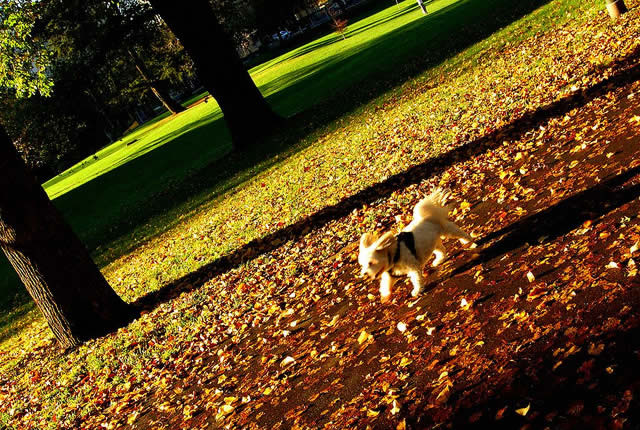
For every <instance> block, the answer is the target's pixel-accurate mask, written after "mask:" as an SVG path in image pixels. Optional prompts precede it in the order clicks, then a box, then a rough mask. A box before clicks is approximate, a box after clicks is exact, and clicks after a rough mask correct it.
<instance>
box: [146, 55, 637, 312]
mask: <svg viewBox="0 0 640 430" xmlns="http://www.w3.org/2000/svg"><path fill="white" fill-rule="evenodd" d="M639 56H640V49H637V50H636V51H635V52H633V53H632V54H631V55H630V56H628V57H627V58H625V59H623V60H621V61H619V62H618V63H617V64H616V65H614V66H616V67H617V69H618V70H619V71H618V72H617V73H615V74H613V75H611V76H610V77H609V78H607V79H605V80H603V81H602V82H600V83H599V84H596V85H594V86H592V87H590V88H588V89H584V90H581V91H578V92H576V93H573V94H572V95H570V96H567V97H565V98H563V99H560V100H558V101H556V102H554V103H551V104H549V105H547V106H543V107H541V108H540V109H538V110H536V111H533V112H530V113H528V114H525V115H524V116H523V117H521V118H520V119H517V120H515V121H514V122H512V123H511V124H508V125H506V126H504V127H503V128H501V129H499V130H496V131H494V132H493V133H491V134H489V135H486V136H484V137H481V138H479V139H477V140H474V141H470V142H467V143H465V144H462V145H461V146H459V147H457V148H455V149H453V150H451V151H449V152H446V153H443V154H441V155H439V156H436V157H434V158H432V159H429V160H427V161H425V162H424V163H421V164H419V165H416V166H414V167H412V168H410V169H408V170H406V171H404V172H402V173H398V174H396V175H393V176H390V177H389V178H388V179H386V180H385V181H382V182H380V183H377V184H375V185H372V186H370V187H368V188H366V189H364V190H362V191H360V192H358V193H356V194H354V195H352V196H350V197H347V198H345V199H344V200H342V201H341V202H339V203H337V204H336V205H333V206H330V207H326V208H324V209H322V210H320V211H318V212H316V213H315V214H313V215H311V216H309V217H307V218H304V219H302V220H300V221H298V222H296V223H294V224H292V225H290V226H288V227H286V228H284V229H281V230H278V231H276V232H274V233H272V234H269V235H267V236H265V237H263V238H260V239H255V240H252V241H251V242H249V243H247V244H246V245H244V246H243V247H241V248H239V249H237V250H236V251H234V252H232V253H230V254H228V255H226V256H223V257H220V258H219V259H217V260H216V261H214V262H212V263H209V264H207V265H205V266H203V267H202V268H200V269H198V270H196V271H194V272H193V273H191V274H188V275H186V276H184V277H182V278H180V279H178V280H176V281H174V282H172V283H170V284H167V285H166V286H164V287H162V288H161V289H160V290H157V291H155V292H151V293H149V294H147V295H145V296H143V297H141V298H139V299H138V300H136V301H135V303H134V305H135V306H137V307H140V308H143V309H148V308H153V307H155V306H157V305H158V304H160V303H163V302H165V301H167V300H170V299H171V298H173V297H176V296H177V295H179V294H180V293H182V292H183V291H188V290H193V289H196V288H199V287H200V286H201V285H202V284H203V283H204V282H206V281H207V280H209V279H211V278H212V277H214V276H216V275H218V274H220V273H224V272H226V271H228V270H230V269H232V268H234V267H237V266H238V265H240V264H242V263H243V262H245V261H247V260H249V259H251V258H253V257H255V256H256V255H258V254H260V253H265V252H270V251H273V250H274V249H276V248H277V247H278V246H279V244H281V243H283V242H286V241H288V240H295V239H298V238H300V237H302V236H304V235H305V234H307V233H308V232H309V231H310V230H312V229H318V228H320V227H322V226H324V225H325V224H327V223H329V222H331V221H333V220H336V219H339V218H342V217H344V216H346V215H348V214H349V213H351V212H352V211H353V210H355V209H359V208H361V207H362V206H363V205H365V204H370V203H372V202H374V201H376V200H379V199H382V198H385V197H387V196H389V195H391V194H392V193H393V192H394V191H396V190H398V189H402V188H405V187H407V186H409V185H412V184H416V183H420V182H421V181H423V180H424V179H427V178H429V177H432V176H435V175H438V174H440V173H442V172H443V171H444V170H446V169H447V168H449V167H450V166H452V165H455V164H457V163H459V162H461V161H464V160H466V159H469V158H473V157H477V156H479V155H481V154H483V153H485V152H486V151H489V150H491V149H494V148H496V147H498V146H499V145H501V144H502V142H503V141H504V140H505V139H509V140H517V139H519V138H520V137H521V136H523V135H524V134H525V133H526V132H527V131H529V130H532V129H536V128H538V127H540V126H541V125H543V124H544V123H546V122H547V121H548V120H550V119H551V118H553V117H557V116H563V115H565V114H566V113H567V112H569V111H571V110H573V109H575V108H578V107H581V106H583V105H585V104H586V103H588V102H589V101H591V100H593V99H594V98H597V97H600V96H602V95H604V94H606V93H608V92H610V91H613V90H614V89H615V88H618V87H621V86H624V85H626V84H629V83H631V82H634V81H636V80H638V79H639V78H640V64H638V63H637V60H638V57H639ZM632 172H635V169H634V170H632V171H629V172H627V173H625V174H622V175H620V176H619V177H616V178H613V179H611V180H609V181H607V182H605V183H604V184H601V185H600V186H598V187H595V189H594V190H588V191H585V192H583V193H586V194H581V195H580V196H576V197H575V198H573V199H571V198H570V199H569V200H568V201H567V202H566V203H560V204H559V205H556V206H558V209H554V208H549V209H548V210H546V211H544V213H540V214H538V215H534V216H533V218H532V217H529V218H528V221H525V220H523V221H521V222H526V223H530V224H532V225H534V226H535V225H536V224H538V223H540V226H542V220H546V217H553V216H557V215H558V213H559V212H561V211H567V210H569V209H571V210H574V209H572V208H574V207H577V206H579V205H580V204H581V203H580V202H579V201H578V200H579V199H581V198H582V199H584V198H593V199H596V198H597V199H603V198H604V199H605V201H607V200H606V199H608V201H609V203H610V205H615V204H622V203H623V202H624V201H628V199H630V198H633V197H632V196H634V195H637V193H638V191H639V188H640V186H634V187H631V188H629V189H623V190H621V191H618V192H615V191H614V192H611V191H610V190H611V187H615V186H616V184H620V183H621V182H620V181H622V182H624V181H623V180H624V179H625V178H627V177H628V175H631V174H632ZM585 205H587V206H582V207H583V208H584V211H583V212H581V213H583V216H587V215H588V214H589V213H590V211H598V210H603V208H604V205H602V206H600V207H598V206H597V205H596V206H593V205H591V204H590V203H586V204H585ZM609 210H610V209H609ZM570 213H572V212H570ZM573 216H575V217H576V219H579V218H580V217H579V216H578V214H577V213H573ZM536 217H537V218H536ZM545 222H546V221H545ZM516 224H517V223H516ZM574 224H575V223H574V222H572V221H571V220H569V219H567V220H566V222H565V223H564V224H562V223H559V224H558V225H557V226H556V227H555V228H556V230H555V231H556V233H555V234H556V236H557V235H559V234H563V232H566V231H568V230H567V229H570V227H571V225H574ZM527 228H530V227H529V226H527ZM540 228H541V227H540ZM524 231H525V230H522V229H521V227H519V226H517V225H516V226H513V227H510V229H509V230H505V231H504V232H503V233H502V234H507V237H506V238H505V239H503V241H501V242H499V243H498V244H494V245H493V247H490V248H489V249H488V250H485V252H487V254H486V257H484V258H489V257H490V256H491V255H498V253H500V252H506V251H508V250H509V249H513V248H512V247H514V246H517V244H518V243H521V242H523V241H526V240H530V238H529V234H530V232H527V233H525V232H524ZM496 234H497V233H496ZM545 234H546V235H548V236H549V237H551V236H552V234H549V231H547V232H546V233H545ZM509 235H510V236H509ZM539 236H541V234H537V235H535V237H534V239H537V238H538V237H539Z"/></svg>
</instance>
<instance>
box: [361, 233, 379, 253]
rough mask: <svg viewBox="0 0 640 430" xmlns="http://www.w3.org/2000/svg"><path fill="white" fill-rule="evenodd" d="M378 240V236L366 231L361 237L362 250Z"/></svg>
mask: <svg viewBox="0 0 640 430" xmlns="http://www.w3.org/2000/svg"><path fill="white" fill-rule="evenodd" d="M375 241H376V236H375V235H374V234H371V233H365V234H363V235H362V236H361V237H360V250H361V251H362V250H363V249H366V248H368V247H370V246H371V245H373V242H375Z"/></svg>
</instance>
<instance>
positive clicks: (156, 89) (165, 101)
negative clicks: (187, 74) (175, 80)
mask: <svg viewBox="0 0 640 430" xmlns="http://www.w3.org/2000/svg"><path fill="white" fill-rule="evenodd" d="M127 51H129V55H130V56H131V58H132V59H133V63H134V64H135V66H136V69H137V70H138V72H139V73H140V75H141V76H142V79H143V80H144V81H145V82H146V83H147V84H148V85H149V88H151V91H152V92H153V94H154V95H155V96H156V97H157V98H158V100H160V103H162V105H163V106H164V107H165V109H167V110H168V111H169V112H171V114H172V115H175V114H177V113H180V112H184V110H185V108H184V107H182V105H181V104H180V103H178V102H177V101H175V100H174V99H172V98H171V96H170V95H169V91H168V89H167V87H166V85H165V84H164V83H162V82H156V81H154V80H153V79H151V78H150V76H151V73H149V70H148V69H147V66H145V64H144V62H143V61H142V58H140V56H139V55H138V53H137V52H135V51H134V50H133V49H128V50H127Z"/></svg>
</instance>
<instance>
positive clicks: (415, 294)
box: [411, 287, 424, 297]
mask: <svg viewBox="0 0 640 430" xmlns="http://www.w3.org/2000/svg"><path fill="white" fill-rule="evenodd" d="M423 290H424V288H422V287H421V288H414V289H413V290H411V296H412V297H418V296H419V295H420V294H421V293H422V291H423Z"/></svg>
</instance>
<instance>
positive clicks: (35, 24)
mask: <svg viewBox="0 0 640 430" xmlns="http://www.w3.org/2000/svg"><path fill="white" fill-rule="evenodd" d="M208 3H209V5H210V6H211V9H212V11H213V15H212V16H215V19H216V20H217V21H218V23H219V24H221V25H222V28H223V29H224V30H225V33H226V34H228V35H229V36H230V37H231V39H232V40H233V44H234V45H235V46H236V47H239V46H240V45H242V44H246V43H247V41H248V40H249V39H250V38H251V39H252V40H256V41H257V40H262V41H264V45H266V41H267V40H268V39H269V37H270V35H271V34H273V33H277V32H278V31H279V30H280V29H284V28H287V26H289V25H291V24H292V23H293V22H295V20H296V18H295V14H296V12H298V11H299V10H301V9H309V8H313V7H315V6H317V1H316V0H275V1H266V0H247V1H246V2H240V1H236V0H212V1H210V2H208ZM193 25H196V24H193ZM178 39H179V38H177V37H176V36H175V35H174V33H173V32H172V31H170V29H169V28H168V26H167V24H166V23H165V21H164V20H163V19H161V18H160V17H159V15H158V13H157V11H156V10H154V9H153V8H152V7H151V4H150V3H148V2H142V1H139V0H84V1H83V0H42V1H34V0H9V1H7V2H4V3H3V4H2V5H0V54H4V55H0V123H2V124H4V126H5V128H6V129H7V132H8V134H9V135H10V136H11V137H12V140H13V141H14V144H15V145H16V147H17V149H18V151H19V153H20V154H21V155H22V157H23V158H24V159H25V160H26V162H27V164H28V166H29V168H30V170H31V171H32V172H34V173H35V174H36V176H37V178H38V179H39V180H40V181H44V180H46V179H48V178H50V177H52V176H54V175H55V174H57V173H59V172H60V171H62V170H64V169H65V168H67V167H69V166H70V165H72V164H74V163H75V162H78V161H80V160H81V159H83V158H85V157H86V156H88V155H90V154H92V153H94V152H95V151H96V150H98V149H99V148H101V147H103V146H104V145H106V144H108V143H109V142H111V141H114V140H116V139H118V138H119V137H120V136H121V135H122V134H123V133H124V132H125V131H126V130H127V129H128V128H129V127H131V126H132V125H135V124H136V123H140V122H142V121H145V120H148V119H150V118H152V117H154V116H155V115H157V114H158V113H159V112H160V111H159V110H158V109H157V107H158V106H161V105H163V106H164V107H165V108H166V109H167V110H169V111H171V112H172V113H175V112H179V111H180V110H181V109H182V107H181V105H180V104H179V101H183V100H185V99H187V98H188V97H190V96H191V95H193V93H194V91H195V90H196V89H197V88H199V87H200V86H201V85H202V82H201V80H200V79H199V77H198V74H197V72H196V68H195V67H194V63H193V61H192V59H191V57H190V56H189V55H188V54H187V52H186V51H185V49H184V47H183V45H182V43H181V42H180V41H179V40H178ZM7 54H10V55H7ZM16 57H18V58H16ZM20 57H22V58H20ZM18 62H21V63H20V64H18ZM19 69H21V72H20V73H19V74H18V75H21V78H18V80H17V81H11V79H9V76H11V75H13V76H14V78H12V79H15V76H16V74H17V71H18V70H19ZM34 82H37V84H35V83H34ZM27 95H28V96H30V97H25V96H27ZM154 108H156V109H155V110H154Z"/></svg>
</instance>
